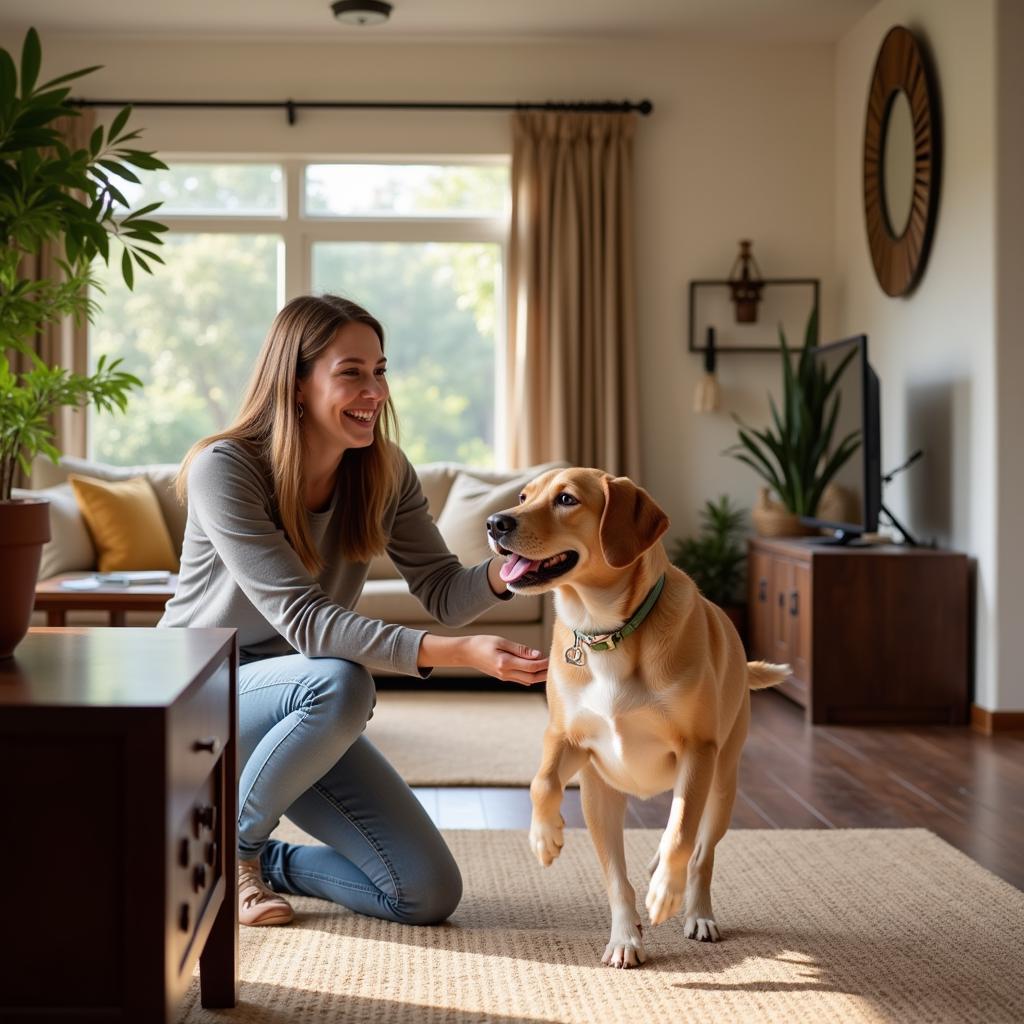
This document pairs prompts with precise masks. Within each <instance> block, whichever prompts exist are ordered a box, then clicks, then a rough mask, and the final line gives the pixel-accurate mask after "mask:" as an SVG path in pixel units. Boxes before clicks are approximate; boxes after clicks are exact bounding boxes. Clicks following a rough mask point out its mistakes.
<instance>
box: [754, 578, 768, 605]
mask: <svg viewBox="0 0 1024 1024" xmlns="http://www.w3.org/2000/svg"><path fill="white" fill-rule="evenodd" d="M757 599H758V601H761V602H762V603H763V602H765V601H767V600H768V581H767V580H764V579H762V580H759V581H758V584H757Z"/></svg>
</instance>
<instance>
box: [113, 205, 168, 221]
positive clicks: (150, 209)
mask: <svg viewBox="0 0 1024 1024" xmlns="http://www.w3.org/2000/svg"><path fill="white" fill-rule="evenodd" d="M163 205H164V204H163V200H161V201H160V202H158V203H150V204H149V205H148V206H143V207H142V209H141V210H133V211H132V212H131V213H130V214H129V215H128V216H127V217H125V219H124V221H123V222H122V223H124V224H127V223H128V221H130V220H132V219H133V218H134V217H142V216H144V215H145V214H147V213H152V212H153V211H154V210H155V209H157V207H160V206H163Z"/></svg>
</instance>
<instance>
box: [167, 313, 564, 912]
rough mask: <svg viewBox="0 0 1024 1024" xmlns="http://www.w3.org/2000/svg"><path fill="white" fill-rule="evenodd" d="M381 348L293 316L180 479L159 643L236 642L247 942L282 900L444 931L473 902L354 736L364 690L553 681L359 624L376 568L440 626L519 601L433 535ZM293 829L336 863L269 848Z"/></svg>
mask: <svg viewBox="0 0 1024 1024" xmlns="http://www.w3.org/2000/svg"><path fill="white" fill-rule="evenodd" d="M383 348H384V332H383V329H382V328H381V325H380V324H379V323H378V322H377V320H375V319H374V318H373V317H372V316H370V314H369V313H367V312H366V311H365V310H364V309H362V308H360V307H359V306H357V305H356V304H355V303H352V302H349V301H347V300H345V299H341V298H338V297H336V296H331V295H325V296H322V297H312V296H305V297H303V298H298V299H294V300H293V301H292V302H289V303H288V304H287V305H286V306H285V307H284V309H282V310H281V312H280V313H279V314H278V315H277V317H276V319H275V320H274V323H273V325H272V326H271V328H270V332H269V334H268V335H267V338H266V341H265V342H264V344H263V348H262V350H261V351H260V354H259V356H258V358H257V361H256V366H255V370H254V373H253V376H252V380H251V382H250V384H249V388H248V393H247V395H246V397H245V400H244V401H243V403H242V408H241V411H240V412H239V414H238V418H237V419H236V421H235V423H234V424H233V425H232V426H231V427H230V428H229V429H228V430H225V431H224V432H222V433H220V434H215V435H214V436H213V437H208V438H206V439H204V440H203V441H200V442H199V443H198V444H197V445H195V447H194V448H193V449H192V451H191V452H189V454H188V456H187V457H186V459H185V461H184V463H183V464H182V467H181V471H180V473H179V476H178V493H179V496H181V497H182V498H184V494H185V488H186V481H187V493H188V525H187V527H186V530H185V540H184V548H183V551H182V558H181V575H180V579H179V584H178V591H177V593H176V594H175V596H174V597H173V598H172V599H171V601H170V602H169V603H168V605H167V610H166V612H165V613H164V616H163V618H162V619H161V621H160V625H161V626H196V627H201V626H233V627H235V628H236V629H237V630H238V641H239V646H240V652H241V655H240V661H241V665H240V668H239V702H238V721H239V726H238V731H239V768H240V778H239V812H238V856H239V866H238V899H239V906H238V910H239V920H240V921H241V922H242V923H243V924H249V925H267V924H285V923H287V922H288V921H290V920H291V919H292V917H293V912H292V908H291V905H290V904H289V903H288V901H287V900H286V899H285V898H284V896H282V895H281V893H302V894H305V895H309V896H318V897H320V898H322V899H328V900H333V901H334V902H336V903H340V904H342V905H344V906H346V907H349V908H350V909H352V910H355V911H358V912H360V913H363V914H370V915H373V916H375V917H383V918H387V919H388V920H392V921H400V922H403V923H406V924H431V923H436V922H439V921H443V920H444V919H445V918H446V917H448V916H449V915H450V914H451V913H452V911H453V910H454V909H455V907H456V905H457V904H458V902H459V898H460V897H461V895H462V879H461V877H460V875H459V870H458V867H457V866H456V864H455V861H454V859H453V858H452V855H451V853H450V851H449V850H448V848H447V846H446V845H445V843H444V840H443V839H442V838H441V835H440V833H439V832H438V831H437V829H436V828H435V827H434V825H433V823H432V822H431V820H430V818H429V817H428V816H427V814H426V813H425V812H424V810H423V808H422V807H421V806H420V803H419V801H418V800H417V799H416V797H415V795H414V794H413V792H412V790H410V789H409V787H408V786H407V785H406V784H405V782H404V781H403V780H402V779H401V778H400V777H399V775H398V773H397V772H396V771H395V770H394V769H393V768H392V767H391V765H390V764H389V763H388V762H387V761H386V760H385V759H384V758H383V757H382V756H381V754H380V753H379V752H378V751H377V750H376V749H375V748H374V747H373V746H372V744H371V743H370V742H369V741H368V740H367V739H366V737H365V736H363V735H362V733H363V729H364V727H365V726H366V722H367V720H368V719H369V717H370V715H371V714H372V713H373V706H374V702H375V693H374V684H373V679H372V677H371V675H370V671H371V670H372V669H383V668H387V669H391V670H393V671H397V672H400V673H405V674H407V675H412V676H417V677H418V678H419V677H424V676H427V675H429V674H430V671H431V669H434V668H447V667H455V666H469V667H472V668H475V669H478V670H479V671H481V672H484V673H486V674H487V675H491V676H496V677H498V678H499V679H503V680H507V681H510V682H516V683H522V684H527V685H528V684H531V683H535V682H540V681H541V680H542V679H543V678H544V675H545V672H546V670H547V659H546V658H543V657H541V656H540V653H539V652H538V651H533V650H530V649H528V648H525V647H523V646H522V645H521V644H516V643H512V642H510V641H508V640H505V639H503V638H501V637H497V636H485V635H478V636H467V637H445V636H438V635H435V634H432V633H429V632H425V631H423V630H419V629H409V628H406V627H404V626H397V625H388V624H386V623H383V622H379V621H377V620H374V619H368V618H364V617H363V616H360V615H356V614H355V613H354V612H352V611H350V610H349V609H351V608H352V607H353V606H354V605H355V603H356V600H357V599H358V597H359V594H360V591H361V590H362V586H363V583H364V581H365V579H366V574H367V569H368V563H369V561H370V559H371V557H372V556H374V555H376V554H380V553H382V552H384V551H385V550H386V551H387V553H388V554H389V555H390V556H391V559H392V560H393V561H394V563H395V566H396V567H397V568H398V570H399V572H401V574H402V575H403V576H404V577H405V579H406V580H407V582H408V584H409V588H410V590H411V591H412V593H413V594H415V595H416V597H418V598H419V600H420V601H421V602H422V603H423V605H424V607H425V608H426V609H427V610H428V611H429V612H430V613H431V615H432V616H433V617H434V618H436V619H438V620H439V621H441V622H443V623H445V624H447V625H462V624H464V623H466V622H469V621H471V620H472V619H473V618H475V617H476V616H477V615H479V614H480V613H481V612H483V611H484V610H485V609H487V608H488V607H490V606H491V605H492V604H494V603H495V602H497V601H499V600H503V599H508V598H510V597H511V596H512V595H511V593H510V592H508V591H507V590H506V588H505V585H504V583H503V582H502V580H501V578H500V576H499V564H498V561H497V560H496V559H490V560H488V561H487V562H483V563H481V564H480V565H477V566H473V567H472V568H463V567H462V566H461V565H460V564H459V562H458V560H457V559H456V558H455V556H454V555H452V554H451V553H450V552H449V551H448V549H447V547H446V546H445V543H444V541H443V540H442V539H441V536H440V534H439V533H438V531H437V528H436V527H435V526H434V524H433V521H432V520H431V518H430V516H429V515H428V513H427V502H426V499H425V498H424V496H423V493H422V491H421V489H420V485H419V481H418V479H417V477H416V474H415V472H414V471H413V468H412V466H411V465H410V464H409V462H408V460H407V459H406V458H405V456H404V455H403V454H402V453H401V451H400V450H399V449H398V447H397V446H396V445H395V444H394V443H392V441H391V440H390V436H391V435H392V433H393V431H394V410H393V408H392V405H391V401H390V397H389V392H388V385H387V380H386V378H385V364H386V360H385V358H384V354H383ZM483 528H484V524H482V523H481V529H483ZM282 814H287V816H288V817H289V818H290V819H291V820H292V821H294V822H295V823H296V824H297V825H299V826H300V827H301V828H303V829H305V830H306V831H307V832H309V833H310V834H311V835H314V836H316V837H317V838H318V839H320V840H321V841H322V842H323V843H325V844H326V845H325V846H302V845H295V844H289V843H282V842H277V841H275V840H271V839H269V836H270V833H271V832H272V831H273V830H274V828H275V826H276V825H277V823H278V820H279V819H280V817H281V815H282ZM267 882H269V886H268V885H267Z"/></svg>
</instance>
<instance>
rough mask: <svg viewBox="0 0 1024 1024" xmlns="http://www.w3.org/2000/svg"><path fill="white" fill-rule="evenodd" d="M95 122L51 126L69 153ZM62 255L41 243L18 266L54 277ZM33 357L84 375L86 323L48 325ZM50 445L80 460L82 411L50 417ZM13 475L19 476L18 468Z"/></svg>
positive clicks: (19, 367) (23, 365) (21, 360)
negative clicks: (36, 356)
mask: <svg viewBox="0 0 1024 1024" xmlns="http://www.w3.org/2000/svg"><path fill="white" fill-rule="evenodd" d="M95 123H96V115H95V112H94V111H92V110H91V109H89V108H84V109H83V110H82V112H81V116H79V117H62V118H59V119H58V120H57V121H56V122H55V123H54V127H55V128H56V129H57V130H58V131H59V132H60V133H61V134H62V135H63V137H64V139H65V142H66V143H67V145H68V147H69V148H70V149H72V150H75V149H82V148H84V147H85V146H87V145H88V144H89V136H90V134H91V133H92V130H93V128H94V127H95ZM62 255H63V247H57V246H53V245H50V244H45V245H43V246H42V247H41V249H40V251H39V252H38V253H36V255H35V256H27V257H26V258H25V259H24V260H23V261H22V264H21V272H22V274H24V275H25V276H26V277H31V278H41V277H58V276H60V275H61V273H62V271H61V269H60V267H59V266H58V265H57V259H58V258H59V257H60V256H62ZM33 348H34V350H35V353H36V355H38V356H39V357H40V358H41V359H42V360H44V361H45V362H46V363H49V364H50V365H51V366H54V365H56V366H63V367H66V368H67V369H69V370H72V371H73V372H74V373H88V367H89V352H88V324H87V323H85V322H84V321H83V322H82V323H81V324H76V323H74V321H73V320H72V318H71V317H65V318H64V319H63V320H60V321H58V322H57V323H52V324H48V325H47V326H46V327H45V328H44V329H43V330H42V331H41V332H40V333H39V334H37V335H36V337H35V342H34V345H33ZM10 355H11V356H13V358H12V359H11V365H12V367H13V369H14V370H15V371H17V372H19V373H20V372H22V371H24V370H28V369H30V367H31V363H30V361H29V359H27V358H26V357H25V356H23V355H21V354H19V353H10ZM53 428H54V442H53V443H54V444H55V445H56V447H57V448H58V449H59V450H60V451H61V452H62V453H63V454H65V455H77V456H81V457H84V456H85V453H86V413H85V410H79V409H69V408H66V407H65V408H62V409H59V410H57V412H56V413H55V414H54V417H53ZM16 476H17V477H19V478H20V477H21V471H20V469H19V470H17V471H16ZM15 486H17V487H24V486H26V484H25V482H24V481H23V480H21V479H15Z"/></svg>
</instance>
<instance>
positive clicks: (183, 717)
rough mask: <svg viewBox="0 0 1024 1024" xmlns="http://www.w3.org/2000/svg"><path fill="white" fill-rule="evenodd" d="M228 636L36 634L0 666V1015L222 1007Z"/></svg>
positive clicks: (226, 925) (137, 1019) (233, 793)
mask: <svg viewBox="0 0 1024 1024" xmlns="http://www.w3.org/2000/svg"><path fill="white" fill-rule="evenodd" d="M236 663H237V653H236V645H235V631H234V630H229V629H205V630H192V629H176V630H172V629H131V628H118V629H112V628H69V629H49V628H48V629H36V630H31V631H30V632H29V634H28V636H27V637H26V638H25V640H23V641H22V643H21V644H20V645H19V646H18V648H17V649H16V651H15V654H14V657H13V658H9V659H6V660H5V661H0V806H2V807H3V812H4V828H3V843H2V844H0V872H2V877H3V879H4V897H3V907H4V910H3V917H4V924H3V927H2V932H3V935H4V942H3V956H0V1020H4V1021H36V1022H40V1021H57V1020H60V1021H70V1020H88V1021H92V1022H94V1024H101V1022H102V1024H112V1022H123V1024H157V1022H159V1024H163V1022H165V1021H170V1020H173V1019H174V1015H175V1011H176V1008H177V1005H178V1003H179V1002H180V1000H181V997H182V996H183V995H184V994H185V991H186V990H187V988H188V986H189V984H190V983H191V980H192V973H193V970H194V968H195V965H196V961H197V960H198V961H199V963H200V986H201V991H202V1002H203V1005H204V1006H208V1007H228V1006H234V1005H235V1002H236V997H237V982H236V977H237V970H236V967H237V957H238V903H237V900H236V898H235V886H236V881H235V872H236V868H235V863H236V862H235V848H236V838H235V829H236V824H235V822H236V816H237V812H236V803H237V790H236V779H235V770H236V766H235V758H236V752H235V736H236V732H237V727H236V692H237V688H236V671H237V669H236Z"/></svg>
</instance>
